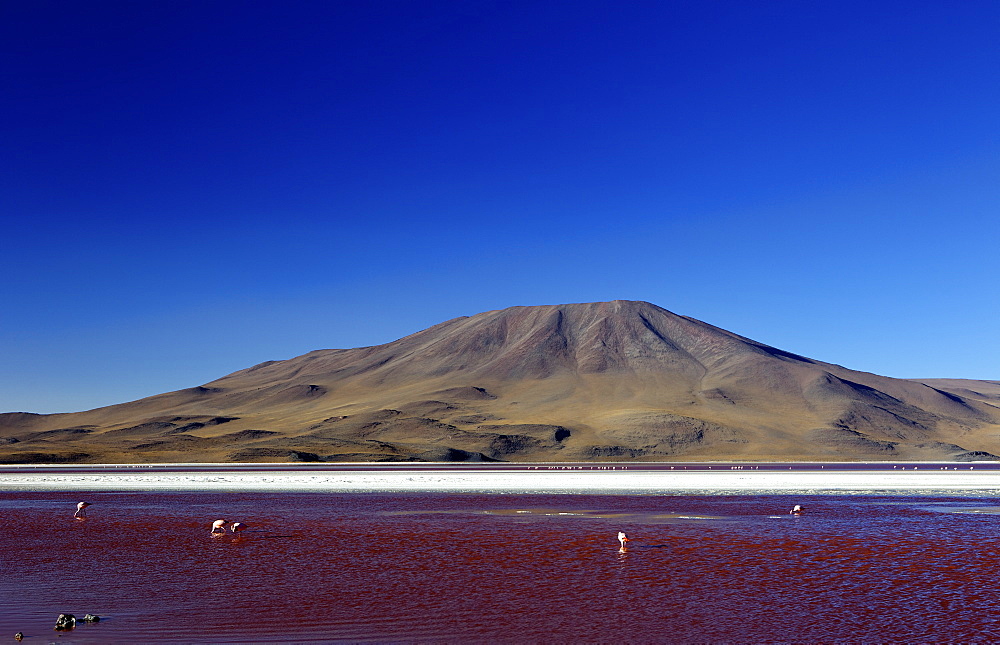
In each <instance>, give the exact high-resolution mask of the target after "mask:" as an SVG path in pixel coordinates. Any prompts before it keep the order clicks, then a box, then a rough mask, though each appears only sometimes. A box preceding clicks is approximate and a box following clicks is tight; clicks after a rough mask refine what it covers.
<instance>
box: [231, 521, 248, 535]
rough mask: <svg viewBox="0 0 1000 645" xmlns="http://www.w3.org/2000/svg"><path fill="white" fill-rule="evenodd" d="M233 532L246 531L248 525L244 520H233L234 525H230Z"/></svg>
mask: <svg viewBox="0 0 1000 645" xmlns="http://www.w3.org/2000/svg"><path fill="white" fill-rule="evenodd" d="M229 528H230V530H232V532H233V533H239V532H240V531H245V530H246V528H247V525H246V524H244V523H243V522H233V525H232V526H230V527H229Z"/></svg>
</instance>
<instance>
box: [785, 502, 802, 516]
mask: <svg viewBox="0 0 1000 645" xmlns="http://www.w3.org/2000/svg"><path fill="white" fill-rule="evenodd" d="M788 512H789V513H790V514H792V515H802V513H803V512H804V509H803V508H802V507H801V506H800V505H798V504H796V505H795V506H793V507H792V510H790V511H788Z"/></svg>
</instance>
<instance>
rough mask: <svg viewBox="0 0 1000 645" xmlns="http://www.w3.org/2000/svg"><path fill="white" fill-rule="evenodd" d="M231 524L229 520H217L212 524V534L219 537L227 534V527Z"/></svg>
mask: <svg viewBox="0 0 1000 645" xmlns="http://www.w3.org/2000/svg"><path fill="white" fill-rule="evenodd" d="M228 524H229V520H215V521H214V522H212V534H213V535H219V534H221V533H225V532H226V526H227V525H228Z"/></svg>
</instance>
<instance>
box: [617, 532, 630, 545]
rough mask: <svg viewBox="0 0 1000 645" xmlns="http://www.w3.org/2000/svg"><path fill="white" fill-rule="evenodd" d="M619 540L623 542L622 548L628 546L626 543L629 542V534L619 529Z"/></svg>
mask: <svg viewBox="0 0 1000 645" xmlns="http://www.w3.org/2000/svg"><path fill="white" fill-rule="evenodd" d="M618 541H619V542H621V543H622V549H624V548H625V547H626V546H627V544H625V543H626V542H628V541H629V539H628V536H627V535H625V533H623V532H622V531H618Z"/></svg>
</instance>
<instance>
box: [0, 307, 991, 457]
mask: <svg viewBox="0 0 1000 645" xmlns="http://www.w3.org/2000/svg"><path fill="white" fill-rule="evenodd" d="M995 454H1000V381H972V380H948V379H936V380H935V379H928V380H903V379H893V378H888V377H884V376H878V375H875V374H869V373H865V372H857V371H853V370H850V369H847V368H844V367H841V366H838V365H833V364H829V363H823V362H820V361H816V360H812V359H809V358H806V357H804V356H798V355H796V354H792V353H789V352H786V351H782V350H780V349H776V348H774V347H770V346H768V345H764V344H762V343H758V342H756V341H753V340H750V339H748V338H744V337H742V336H739V335H737V334H734V333H732V332H729V331H726V330H723V329H719V328H718V327H713V326H712V325H709V324H706V323H703V322H700V321H698V320H695V319H693V318H688V317H685V316H679V315H676V314H673V313H671V312H669V311H667V310H665V309H662V308H660V307H657V306H655V305H652V304H649V303H646V302H631V301H614V302H601V303H587V304H568V305H553V306H540V307H511V308H509V309H503V310H499V311H490V312H486V313H481V314H478V315H475V316H471V317H461V318H455V319H454V320H449V321H446V322H443V323H441V324H439V325H435V326H434V327H431V328H429V329H425V330H423V331H420V332H417V333H415V334H412V335H410V336H407V337H405V338H401V339H399V340H397V341H394V342H391V343H387V344H385V345H377V346H374V347H360V348H355V349H326V350H317V351H313V352H310V353H308V354H304V355H302V356H298V357H296V358H291V359H288V360H282V361H269V362H266V363H261V364H259V365H256V366H253V367H250V368H247V369H244V370H240V371H238V372H234V373H233V374H229V375H228V376H224V377H222V378H220V379H218V380H216V381H212V382H211V383H206V384H204V385H200V386H198V387H193V388H189V389H185V390H179V391H176V392H170V393H166V394H161V395H157V396H152V397H149V398H145V399H141V400H138V401H133V402H130V403H123V404H120V405H113V406H109V407H105V408H98V409H96V410H90V411H86V412H77V413H69V414H51V415H37V414H28V413H9V414H0V462H3V463H30V462H80V463H87V462H107V463H118V462H171V461H178V462H185V461H288V460H293V461H294V460H299V461H302V460H305V461H315V460H322V461H401V460H430V461H464V460H503V461H593V460H618V461H620V460H644V461H673V460H764V459H779V460H895V459H898V460H917V459H921V460H973V459H996V458H997V457H994V455H995Z"/></svg>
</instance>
